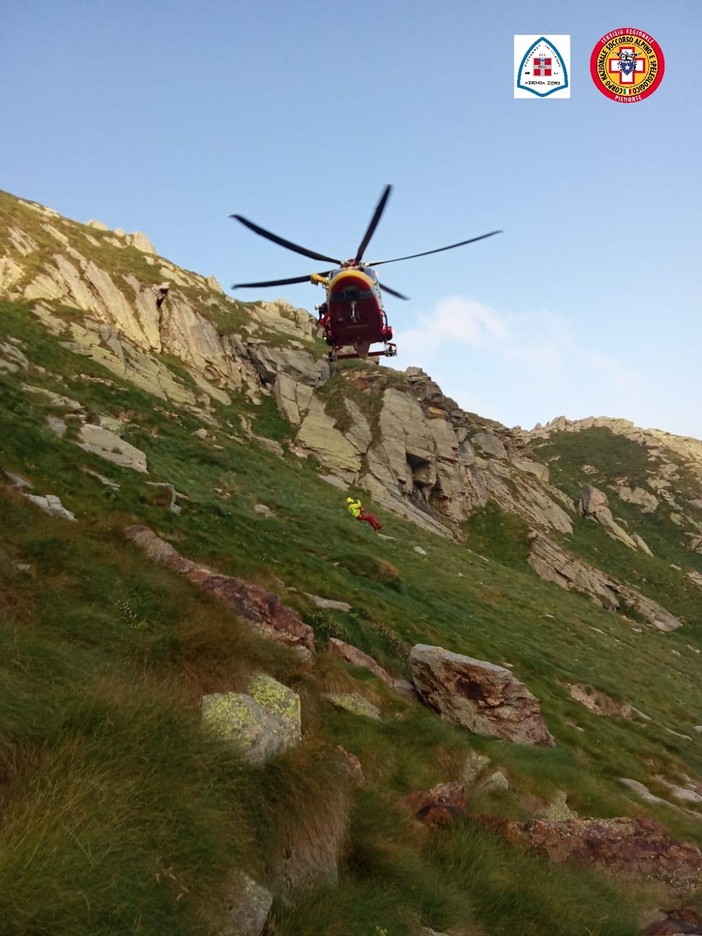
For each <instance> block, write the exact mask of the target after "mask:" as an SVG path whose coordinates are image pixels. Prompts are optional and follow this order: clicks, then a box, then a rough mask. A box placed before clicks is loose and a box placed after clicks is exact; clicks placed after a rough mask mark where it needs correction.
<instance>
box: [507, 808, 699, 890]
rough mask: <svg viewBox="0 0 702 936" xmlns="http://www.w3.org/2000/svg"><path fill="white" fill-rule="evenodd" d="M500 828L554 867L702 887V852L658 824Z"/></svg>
mask: <svg viewBox="0 0 702 936" xmlns="http://www.w3.org/2000/svg"><path fill="white" fill-rule="evenodd" d="M502 828H503V830H504V832H505V834H506V836H507V838H508V839H509V840H510V841H511V842H514V843H515V844H519V845H524V846H526V847H528V848H531V849H534V850H535V851H536V852H538V853H539V854H541V855H542V856H543V857H545V858H548V859H549V860H550V861H553V862H555V863H556V864H562V863H565V862H568V863H569V864H576V865H597V866H598V867H601V868H605V869H607V870H608V871H612V872H614V873H617V874H619V873H623V874H630V875H632V876H633V877H636V878H638V879H640V880H655V881H662V882H663V883H664V884H667V885H668V886H670V887H680V888H687V887H695V886H700V884H702V852H700V850H699V848H697V846H695V845H690V844H688V843H686V842H678V841H676V840H675V839H672V838H671V837H670V835H669V834H668V832H667V831H666V829H665V828H664V827H663V826H662V825H661V824H660V822H657V821H656V820H655V819H645V818H643V817H642V816H635V817H633V818H628V817H625V818H617V819H566V820H563V821H561V822H557V821H552V820H548V819H534V820H531V821H529V822H509V821H507V822H505V823H504V824H503V825H502Z"/></svg>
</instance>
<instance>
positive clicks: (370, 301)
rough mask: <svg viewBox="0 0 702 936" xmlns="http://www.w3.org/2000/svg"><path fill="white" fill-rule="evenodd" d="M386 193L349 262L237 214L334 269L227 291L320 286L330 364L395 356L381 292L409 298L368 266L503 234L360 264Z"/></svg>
mask: <svg viewBox="0 0 702 936" xmlns="http://www.w3.org/2000/svg"><path fill="white" fill-rule="evenodd" d="M391 191H392V186H391V185H386V186H385V189H384V190H383V194H382V195H381V197H380V200H379V202H378V204H377V205H376V207H375V211H374V212H373V216H372V218H371V220H370V224H369V225H368V227H367V229H366V232H365V234H364V235H363V238H362V240H361V242H360V244H359V245H358V249H357V250H356V253H355V255H354V256H353V257H352V258H351V259H350V260H338V259H335V258H334V257H328V256H326V255H325V254H322V253H317V251H314V250H308V249H307V248H306V247H301V246H300V245H299V244H294V243H293V242H292V241H289V240H286V239H285V238H283V237H279V236H278V235H277V234H273V233H272V232H271V231H267V230H266V229H265V228H262V227H260V226H259V225H258V224H254V222H253V221H249V220H248V218H244V217H243V216H242V215H239V214H233V215H230V217H231V218H234V219H235V220H236V221H239V222H240V223H241V224H243V225H244V226H245V227H247V228H248V229H249V230H251V231H253V232H254V234H258V235H260V236H261V237H265V238H266V239H267V240H270V241H273V243H274V244H278V245H279V246H281V247H285V248H286V249H288V250H292V251H294V252H295V253H299V254H302V255H303V256H304V257H309V258H310V259H312V260H319V261H322V262H325V263H332V264H334V267H333V268H332V269H329V270H326V271H324V272H320V273H309V274H307V275H305V276H294V277H290V278H287V279H278V280H266V281H264V282H260V283H236V284H235V285H234V286H232V289H259V288H261V289H263V288H265V287H268V286H289V285H292V284H293V283H305V282H312V283H316V284H319V285H321V286H323V287H324V289H325V291H326V298H325V301H324V302H323V303H322V304H321V305H319V306H316V310H317V312H318V314H319V325H320V327H321V328H322V332H323V335H324V340H325V341H326V343H327V344H328V345H329V346H330V347H331V350H330V351H329V354H328V357H329V360H330V361H335V360H338V359H341V358H367V357H394V356H395V355H396V354H397V346H396V345H395V344H393V342H392V336H393V335H392V328H391V327H390V325H389V324H388V319H387V315H386V313H385V309H384V307H383V298H382V292H385V293H388V295H390V296H394V297H395V298H396V299H404V300H406V299H408V297H407V296H404V295H403V294H402V293H400V292H397V290H395V289H391V288H390V287H389V286H386V285H385V284H384V283H381V282H380V281H379V280H378V276H377V274H376V272H375V270H374V269H373V267H377V266H382V265H383V264H386V263H398V262H399V261H400V260H413V259H414V258H415V257H426V256H428V255H429V254H434V253H441V252H442V251H444V250H453V249H454V248H455V247H463V246H464V245H465V244H473V243H475V241H479V240H484V239H485V238H486V237H492V236H493V235H494V234H501V233H502V232H501V231H490V232H489V233H487V234H480V235H479V236H478V237H471V238H469V239H468V240H463V241H459V242H458V243H456V244H449V245H448V246H447V247H438V248H436V249H435V250H425V251H423V252H422V253H416V254H409V255H407V256H405V257H395V258H393V259H392V260H375V261H373V262H372V263H365V262H364V260H363V255H364V253H365V252H366V249H367V247H368V244H369V243H370V240H371V238H372V237H373V234H374V233H375V229H376V228H377V226H378V222H379V221H380V218H381V216H382V214H383V212H384V211H385V206H386V205H387V201H388V198H389V197H390V192H391ZM376 344H383V348H381V349H380V350H373V351H371V347H372V346H373V345H376Z"/></svg>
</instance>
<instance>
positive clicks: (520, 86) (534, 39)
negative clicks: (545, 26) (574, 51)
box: [514, 36, 570, 100]
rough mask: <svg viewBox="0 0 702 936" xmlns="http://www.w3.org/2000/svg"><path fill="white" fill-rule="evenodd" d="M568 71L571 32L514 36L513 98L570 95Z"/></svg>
mask: <svg viewBox="0 0 702 936" xmlns="http://www.w3.org/2000/svg"><path fill="white" fill-rule="evenodd" d="M569 71H570V36H515V37H514V96H515V98H534V97H540V98H547V97H551V96H552V95H555V97H557V98H569V97H570V82H569V77H568V73H569ZM551 100H553V97H551Z"/></svg>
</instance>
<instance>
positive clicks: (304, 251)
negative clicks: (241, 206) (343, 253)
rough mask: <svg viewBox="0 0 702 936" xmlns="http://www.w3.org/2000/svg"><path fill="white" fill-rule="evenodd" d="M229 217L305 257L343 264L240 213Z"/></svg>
mask: <svg viewBox="0 0 702 936" xmlns="http://www.w3.org/2000/svg"><path fill="white" fill-rule="evenodd" d="M229 217H230V218H234V219H235V220H236V221H239V222H240V223H241V224H243V225H244V227H247V228H248V229H249V230H250V231H253V232H254V234H259V235H260V236H261V237H265V238H266V239H267V240H269V241H273V243H274V244H278V245H279V246H280V247H285V248H287V250H292V251H294V252H295V253H299V254H302V256H303V257H309V258H310V259H311V260H324V261H326V262H327V263H334V264H336V266H341V263H342V261H341V260H337V259H336V258H335V257H327V256H326V254H321V253H317V252H316V251H315V250H308V249H307V247H301V246H300V245H299V244H293V242H292V241H289V240H286V239H285V238H284V237H279V236H278V235H277V234H273V233H272V232H271V231H267V230H266V229H265V228H262V227H259V225H258V224H254V223H253V221H249V220H248V218H244V217H242V216H241V215H238V214H233V215H229Z"/></svg>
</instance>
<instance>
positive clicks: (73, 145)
mask: <svg viewBox="0 0 702 936" xmlns="http://www.w3.org/2000/svg"><path fill="white" fill-rule="evenodd" d="M619 27H633V28H638V29H642V30H645V31H646V32H648V33H650V34H651V35H652V36H653V37H654V38H655V39H656V40H657V42H658V43H659V44H660V46H661V48H662V50H663V53H664V55H665V60H666V71H665V77H664V79H663V82H662V84H661V86H660V88H659V89H658V90H657V91H656V92H655V93H654V94H653V95H651V96H650V97H649V98H647V99H646V100H644V101H642V102H640V103H638V104H630V105H622V104H616V103H614V102H612V101H609V100H608V99H607V98H605V96H604V95H602V94H601V93H600V92H599V91H598V90H597V89H596V88H595V86H594V84H593V82H592V79H591V78H590V74H589V58H590V53H591V51H592V49H593V47H594V45H595V43H596V41H597V40H598V39H599V38H600V37H601V36H602V35H604V34H605V33H606V32H609V31H611V30H614V29H617V28H619ZM515 34H545V35H549V34H551V35H559V34H567V35H570V36H571V83H572V87H571V98H570V99H569V100H540V99H536V98H535V99H533V100H514V98H513V90H512V83H513V37H514V35H515ZM701 36H702V0H667V2H666V3H660V2H656V0H641V2H631V3H627V4H624V5H623V6H622V5H620V4H613V3H611V2H597V0H593V2H589V3H564V2H556V0H549V2H545V0H544V2H538V0H535V2H529V3H526V2H523V0H521V2H520V0H495V2H493V3H484V2H482V0H480V2H478V0H435V2H433V3H430V2H428V0H421V2H420V0H375V2H373V3H371V2H367V0H356V2H353V3H349V2H347V3H340V2H338V0H325V2H321V0H307V2H306V3H305V4H294V3H290V2H284V0H246V2H242V0H229V2H226V0H162V2H153V0H139V2H137V0H120V2H119V3H115V2H108V0H80V2H79V0H31V2H30V0H5V2H4V3H3V4H2V7H1V9H0V61H1V62H2V79H1V83H0V88H1V91H0V121H1V126H2V146H1V147H0V188H3V189H5V190H6V191H10V192H13V193H14V194H16V195H20V196H23V197H25V198H29V199H33V200H36V201H39V202H42V203H43V204H47V205H49V206H50V207H52V208H55V209H56V210H57V211H59V212H61V213H62V214H64V215H67V216H68V217H71V218H74V219H76V220H79V221H87V220H88V219H91V218H97V219H99V220H101V221H103V222H105V223H106V224H108V225H110V226H111V227H121V228H124V229H125V230H127V231H134V230H140V231H144V232H145V233H146V234H147V235H148V236H149V237H150V238H151V240H152V241H153V242H154V243H155V245H156V247H157V249H158V251H159V253H161V254H162V255H163V256H166V257H168V258H169V259H171V260H173V261H174V262H176V263H178V264H180V265H182V266H184V267H186V268H188V269H191V270H195V271H197V272H199V273H202V274H204V275H214V276H216V277H217V278H218V279H219V280H220V282H221V283H222V284H223V285H224V286H225V288H228V287H229V286H230V284H232V283H234V282H241V281H246V280H257V279H269V278H283V277H286V276H296V275H302V274H304V273H306V272H308V271H309V272H312V271H313V270H314V268H315V263H314V261H307V260H306V259H305V258H304V257H300V256H298V255H296V254H293V253H289V252H288V251H285V250H283V249H281V248H279V247H277V246H276V245H274V244H271V243H269V242H267V241H265V240H263V239H261V238H258V237H256V236H255V235H253V234H251V233H250V232H248V231H247V230H245V229H244V228H243V227H241V226H240V225H238V224H236V223H235V222H233V221H231V220H229V218H228V215H229V214H231V213H234V212H236V213H240V214H243V215H245V216H246V217H249V218H251V219H253V220H255V221H257V222H258V223H259V224H260V225H262V226H264V227H267V228H269V229H272V230H274V231H275V232H276V233H279V234H281V235H282V236H284V237H287V238H289V239H291V240H294V241H296V242H298V243H302V244H304V245H305V246H307V247H310V248H312V249H314V250H318V251H321V252H322V253H328V254H330V255H331V256H341V257H345V256H348V255H351V254H352V253H353V252H354V251H355V248H356V246H357V244H358V242H359V240H360V237H361V235H362V234H363V231H364V230H365V227H366V225H367V223H368V221H369V219H370V215H371V213H372V211H373V208H374V206H375V204H376V202H377V200H378V198H379V196H380V194H381V191H382V189H383V186H384V185H385V184H386V183H392V184H393V185H394V191H393V194H392V196H391V198H390V201H389V203H388V207H387V210H386V213H385V215H384V217H383V219H382V221H381V223H380V226H379V227H378V230H377V232H376V234H375V237H374V239H373V242H372V244H371V247H370V248H369V250H368V251H367V253H366V259H368V260H379V259H386V258H388V257H396V256H402V255H404V254H409V253H416V252H419V251H422V250H429V249H432V248H434V247H441V246H443V245H445V244H449V243H453V242H455V241H458V240H463V239H465V238H468V237H471V236H474V235H477V234H481V233H484V232H486V231H490V230H494V229H495V228H502V229H503V230H504V233H503V234H501V235H498V236H497V237H494V238H490V239H488V240H485V241H483V242H480V243H478V244H475V245H471V246H468V247H465V248H461V249H459V250H455V251H450V252H447V253H444V254H439V255H437V256H433V257H425V258H421V259H417V260H411V261H406V262H402V263H398V264H397V265H388V266H387V267H384V268H383V271H382V273H383V275H382V278H383V280H384V281H386V282H387V283H388V285H390V286H392V287H394V288H395V289H398V290H400V291H401V292H403V293H405V294H407V295H409V296H410V297H411V300H412V301H411V302H399V301H397V300H395V299H392V298H388V300H387V302H386V308H387V312H388V316H389V319H390V322H391V324H392V325H393V327H394V329H395V333H396V339H397V343H398V346H399V350H400V354H399V356H398V358H397V359H395V360H394V361H392V360H391V361H389V363H390V364H391V366H394V367H400V368H404V367H407V366H419V367H422V368H424V370H426V371H427V372H428V373H429V374H430V375H431V376H432V377H433V378H434V379H435V380H436V381H437V382H438V383H439V384H440V385H441V387H442V388H443V389H444V391H445V392H446V393H447V394H448V395H449V396H451V397H453V398H454V399H455V400H456V401H457V402H458V403H459V404H460V405H461V406H462V407H463V408H465V409H467V410H469V411H472V412H476V413H478V414H480V415H481V416H485V417H489V418H492V419H496V420H498V421H500V422H502V423H504V424H505V425H507V426H514V425H521V426H523V427H524V428H530V427H531V426H533V425H534V424H535V423H536V422H546V421H548V420H549V419H551V418H553V417H555V416H558V415H561V414H564V415H566V416H568V417H569V418H572V419H577V418H582V417H585V416H598V415H607V416H616V417H624V418H627V419H631V420H632V421H633V422H634V423H636V424H637V425H640V426H643V427H656V428H660V429H664V430H667V431H669V432H674V433H677V434H680V435H691V436H694V437H696V438H702V407H701V406H700V401H701V400H702V367H700V362H699V359H700V347H701V346H702V315H701V313H702V309H701V305H702V303H701V302H700V285H701V284H700V266H701V264H702V256H701V251H700V248H701V246H702V235H701V229H702V182H701V181H700V179H701V178H702V97H701V92H700V83H699V75H700V67H699V64H698V63H699V61H700V37H701ZM279 296H281V297H284V298H287V299H288V300H290V301H291V302H293V303H295V304H296V305H299V306H303V307H305V308H307V309H310V310H311V309H312V308H313V306H314V304H315V303H318V302H320V301H321V295H320V292H319V288H318V287H313V286H311V285H310V286H308V285H303V286H294V287H292V286H291V287H281V288H279V289H274V290H267V291H265V292H264V291H259V292H258V293H252V292H248V291H247V292H242V293H241V294H240V297H241V298H243V299H247V300H252V299H255V298H259V297H260V298H268V299H273V298H278V297H279Z"/></svg>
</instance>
